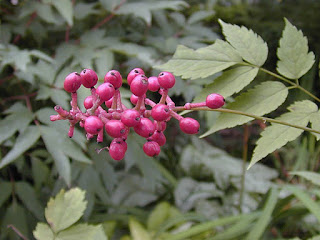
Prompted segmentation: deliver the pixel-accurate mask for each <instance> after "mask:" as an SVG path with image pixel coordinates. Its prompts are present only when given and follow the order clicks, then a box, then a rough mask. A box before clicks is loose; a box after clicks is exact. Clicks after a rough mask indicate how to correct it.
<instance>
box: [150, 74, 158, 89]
mask: <svg viewBox="0 0 320 240" xmlns="http://www.w3.org/2000/svg"><path fill="white" fill-rule="evenodd" d="M148 82H149V85H148V89H149V90H150V91H151V92H156V91H158V90H159V89H160V84H159V81H158V77H155V76H152V77H149V78H148Z"/></svg>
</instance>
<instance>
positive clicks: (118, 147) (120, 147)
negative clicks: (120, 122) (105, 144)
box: [109, 138, 127, 161]
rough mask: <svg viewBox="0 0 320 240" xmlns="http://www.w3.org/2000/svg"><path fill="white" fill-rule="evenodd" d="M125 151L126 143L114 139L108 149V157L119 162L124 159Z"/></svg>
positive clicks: (119, 139)
mask: <svg viewBox="0 0 320 240" xmlns="http://www.w3.org/2000/svg"><path fill="white" fill-rule="evenodd" d="M126 151H127V143H126V142H125V141H123V140H122V139H121V138H115V139H113V140H112V142H111V144H110V147H109V154H110V156H111V157H112V158H113V159H114V160H116V161H120V160H122V159H123V158H124V156H125V154H126Z"/></svg>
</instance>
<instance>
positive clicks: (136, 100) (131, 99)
mask: <svg viewBox="0 0 320 240" xmlns="http://www.w3.org/2000/svg"><path fill="white" fill-rule="evenodd" d="M138 99H139V97H138V96H136V95H134V94H132V95H131V97H130V102H131V103H132V104H133V105H136V104H137V103H138Z"/></svg>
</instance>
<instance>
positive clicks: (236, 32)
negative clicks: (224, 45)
mask: <svg viewBox="0 0 320 240" xmlns="http://www.w3.org/2000/svg"><path fill="white" fill-rule="evenodd" d="M219 23H220V25H221V27H222V32H223V35H224V36H225V37H226V39H227V41H228V42H229V43H230V44H231V45H232V46H233V47H234V48H235V49H236V50H237V52H238V53H239V54H240V56H241V57H242V58H243V59H244V60H246V61H247V62H249V63H252V64H254V65H257V66H262V65H263V64H264V63H265V61H266V60H267V57H268V46H267V44H266V43H265V42H264V41H263V39H262V38H261V37H260V36H259V35H257V34H256V33H254V32H253V31H252V30H251V29H250V30H248V29H247V28H246V27H244V26H242V27H239V26H237V25H232V24H228V23H225V22H223V21H222V20H221V19H220V20H219Z"/></svg>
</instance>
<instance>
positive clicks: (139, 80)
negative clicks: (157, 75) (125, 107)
mask: <svg viewBox="0 0 320 240" xmlns="http://www.w3.org/2000/svg"><path fill="white" fill-rule="evenodd" d="M148 84H149V83H148V78H147V77H146V76H144V75H138V76H136V77H135V78H134V79H133V80H132V82H131V84H130V91H131V92H132V93H133V94H134V95H136V96H138V97H140V96H142V95H144V94H145V93H146V92H147V91H148Z"/></svg>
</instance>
